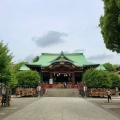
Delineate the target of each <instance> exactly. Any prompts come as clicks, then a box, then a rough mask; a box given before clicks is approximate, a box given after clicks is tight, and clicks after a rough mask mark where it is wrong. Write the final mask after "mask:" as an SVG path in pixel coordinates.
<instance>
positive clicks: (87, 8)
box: [0, 0, 120, 64]
mask: <svg viewBox="0 0 120 120" xmlns="http://www.w3.org/2000/svg"><path fill="white" fill-rule="evenodd" d="M103 8H104V4H103V2H102V0H0V41H1V40H3V43H4V44H8V49H9V50H10V53H12V54H13V56H14V57H13V62H15V63H17V62H21V61H28V62H31V61H32V60H33V58H35V56H40V55H41V53H60V52H61V51H63V52H65V53H83V54H84V55H85V57H86V59H87V60H88V61H89V62H93V63H99V64H103V63H111V64H120V54H117V53H116V52H112V51H110V50H108V49H106V47H105V44H104V41H103V37H102V34H101V29H100V28H99V19H100V16H101V15H104V9H103Z"/></svg>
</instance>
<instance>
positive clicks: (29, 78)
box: [16, 70, 40, 86]
mask: <svg viewBox="0 0 120 120" xmlns="http://www.w3.org/2000/svg"><path fill="white" fill-rule="evenodd" d="M16 78H17V80H18V85H21V86H34V85H37V83H38V82H40V75H39V74H38V72H37V71H32V70H27V71H20V72H18V73H17V75H16Z"/></svg>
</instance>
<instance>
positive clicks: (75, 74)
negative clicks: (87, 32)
mask: <svg viewBox="0 0 120 120" xmlns="http://www.w3.org/2000/svg"><path fill="white" fill-rule="evenodd" d="M102 67H103V66H101V65H100V64H96V63H92V62H88V61H87V60H86V58H85V56H84V54H83V53H64V52H60V53H58V54H57V53H42V54H41V55H40V56H39V59H38V61H37V62H31V63H27V64H24V65H22V67H21V68H20V70H37V71H38V72H39V74H40V78H41V83H43V82H45V83H48V84H54V83H63V82H66V83H71V84H73V85H74V84H76V83H79V82H81V81H82V75H83V73H84V72H85V71H86V70H88V69H90V68H96V69H104V68H102ZM50 82H51V83H50Z"/></svg>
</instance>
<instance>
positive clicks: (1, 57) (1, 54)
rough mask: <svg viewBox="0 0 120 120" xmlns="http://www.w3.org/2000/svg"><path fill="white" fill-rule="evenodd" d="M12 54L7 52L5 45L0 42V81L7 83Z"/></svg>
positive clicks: (9, 77) (9, 78) (9, 75)
mask: <svg viewBox="0 0 120 120" xmlns="http://www.w3.org/2000/svg"><path fill="white" fill-rule="evenodd" d="M12 58H13V57H12V55H11V54H10V53H9V50H8V47H7V45H4V44H3V41H1V42H0V82H2V83H5V84H8V82H9V81H10V80H11V61H12Z"/></svg>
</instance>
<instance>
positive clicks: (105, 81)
mask: <svg viewBox="0 0 120 120" xmlns="http://www.w3.org/2000/svg"><path fill="white" fill-rule="evenodd" d="M82 82H83V83H85V84H87V86H88V87H93V88H109V87H111V81H110V78H109V76H108V72H106V71H103V70H96V69H93V68H92V69H89V70H87V71H86V72H85V73H84V74H83V78H82Z"/></svg>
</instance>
